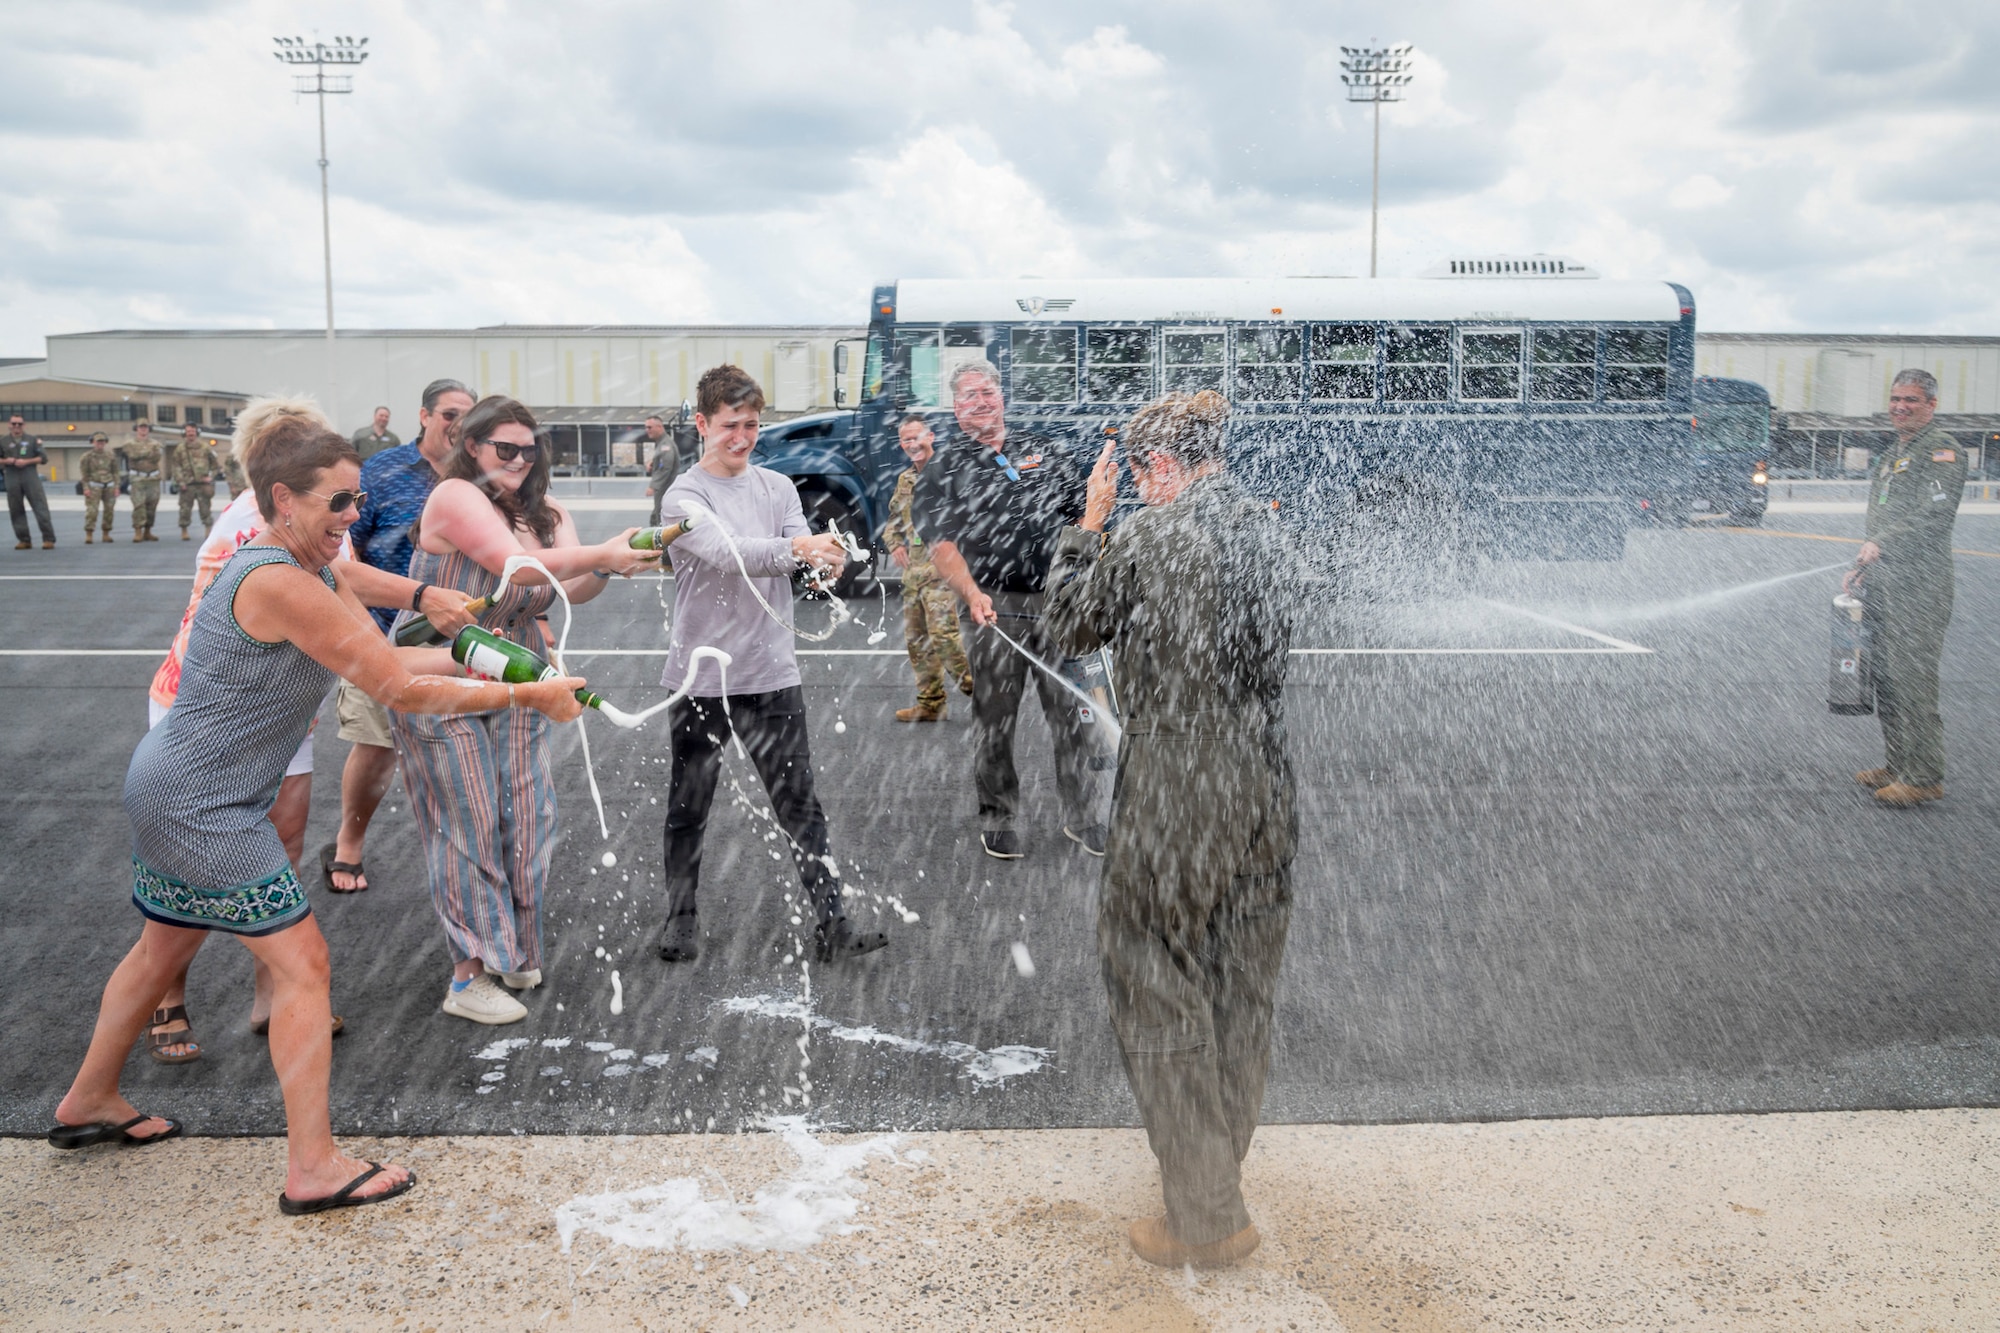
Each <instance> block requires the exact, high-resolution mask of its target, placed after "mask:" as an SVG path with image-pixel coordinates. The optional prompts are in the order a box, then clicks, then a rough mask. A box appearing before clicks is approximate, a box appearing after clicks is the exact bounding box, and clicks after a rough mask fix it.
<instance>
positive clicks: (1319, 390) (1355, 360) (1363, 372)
mask: <svg viewBox="0 0 2000 1333" xmlns="http://www.w3.org/2000/svg"><path fill="white" fill-rule="evenodd" d="M1312 396H1313V397H1314V398H1315V399H1317V400H1318V401H1320V402H1332V403H1372V402H1374V401H1375V326H1374V325H1373V324H1315V325H1313V331H1312Z"/></svg>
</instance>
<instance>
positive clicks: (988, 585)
mask: <svg viewBox="0 0 2000 1333" xmlns="http://www.w3.org/2000/svg"><path fill="white" fill-rule="evenodd" d="M951 399H952V404H951V405H952V412H953V414H954V415H955V416H956V417H957V418H958V427H959V431H960V432H961V433H960V435H959V436H958V437H957V438H955V439H953V440H952V441H951V442H950V443H949V444H946V445H944V446H943V447H941V448H939V450H938V451H937V456H936V458H934V459H933V460H932V462H931V464H930V466H929V467H927V468H925V469H924V471H923V475H922V476H921V477H920V478H919V479H918V482H917V491H916V496H915V499H914V503H913V504H912V506H911V510H912V516H913V517H914V518H915V520H916V526H917V529H918V531H919V532H920V533H921V534H922V536H923V537H924V539H925V541H927V542H928V543H929V544H930V550H931V560H932V563H933V564H935V565H936V567H937V572H938V574H939V575H940V576H941V577H942V578H943V579H944V581H945V582H946V583H948V584H950V585H951V588H952V590H953V591H954V592H956V593H957V594H958V595H959V598H960V599H961V600H962V601H963V602H964V603H965V607H964V609H963V610H962V611H961V612H960V613H959V614H960V616H961V617H962V618H963V619H964V620H966V621H968V622H970V623H969V624H968V625H967V627H966V632H965V647H966V656H967V658H968V659H969V660H970V661H971V663H972V714H973V720H974V725H975V729H976V735H977V742H978V756H977V759H976V761H975V763H976V779H977V782H978V787H979V823H980V835H979V840H980V844H981V845H982V846H983V847H984V848H985V849H986V854H987V855H988V856H997V857H1000V858H1001V859H1003V860H1013V859H1015V858H1016V857H1019V856H1020V855H1021V840H1020V837H1019V836H1018V835H1017V834H1016V833H1015V831H1014V811H1015V808H1016V807H1017V806H1018V805H1019V804H1020V797H1021V780H1020V778H1019V776H1018V775H1017V774H1016V773H1015V771H1014V724H1015V721H1016V719H1017V717H1018V716H1019V714H1020V711H1021V694H1022V691H1023V688H1024V687H1025V685H1026V682H1027V679H1028V677H1029V676H1033V677H1034V680H1035V692H1036V694H1037V695H1038V696H1039V697H1040V699H1041V701H1042V716H1043V717H1045V718H1047V719H1048V723H1049V730H1050V731H1051V732H1052V733H1054V736H1055V749H1056V787H1057V790H1058V791H1059V792H1060V793H1061V796H1062V806H1063V832H1064V833H1065V834H1067V835H1068V836H1069V837H1070V839H1071V840H1072V841H1074V842H1078V843H1081V844H1082V845H1083V847H1084V848H1085V849H1086V850H1087V851H1089V852H1090V853H1091V854H1092V855H1094V856H1102V855H1104V826H1103V825H1102V824H1101V823H1099V822H1098V814H1097V810H1096V802H1095V801H1094V800H1093V799H1092V798H1093V796H1094V791H1093V788H1094V786H1095V785H1096V783H1097V782H1099V781H1101V779H1093V777H1092V775H1091V772H1090V768H1089V752H1088V748H1087V744H1086V741H1087V732H1086V730H1085V728H1084V725H1083V722H1082V720H1081V719H1080V718H1079V717H1078V715H1077V709H1076V706H1075V703H1074V701H1073V700H1071V698H1070V697H1069V695H1068V694H1067V693H1066V692H1065V691H1064V690H1063V688H1062V687H1061V686H1060V685H1058V684H1056V682H1055V681H1053V680H1050V679H1049V677H1048V676H1047V674H1046V673H1044V672H1042V671H1039V670H1036V669H1035V667H1034V666H1033V665H1031V664H1030V663H1029V662H1028V661H1027V659H1026V658H1024V657H1022V656H1021V654H1020V653H1018V652H1016V651H1015V650H1014V648H1013V647H1012V646H1011V645H1009V644H1008V643H1007V641H1006V639H1003V638H1002V637H1001V634H1002V633H1004V634H1005V635H1006V636H1007V637H1008V638H1011V639H1013V640H1014V641H1015V642H1016V643H1018V644H1020V645H1021V646H1022V647H1023V648H1025V649H1027V650H1028V651H1029V652H1031V653H1033V654H1035V656H1037V657H1039V658H1041V659H1042V660H1043V661H1044V662H1047V663H1050V664H1051V665H1053V664H1054V663H1055V662H1057V661H1058V660H1059V659H1058V655H1057V652H1056V649H1055V647H1054V645H1053V644H1052V643H1051V641H1050V639H1049V637H1048V632H1047V631H1046V630H1045V629H1044V628H1043V625H1042V586H1043V584H1044V583H1046V582H1047V580H1048V575H1049V562H1050V560H1051V559H1052V558H1053V557H1054V555H1055V548H1056V539H1057V538H1058V537H1059V536H1061V534H1062V530H1063V527H1064V525H1065V524H1069V523H1074V522H1076V521H1077V519H1078V518H1079V517H1080V516H1081V515H1082V513H1083V503H1084V492H1085V489H1086V483H1085V479H1084V474H1083V471H1082V470H1081V469H1080V468H1078V467H1077V466H1076V465H1075V464H1074V463H1072V462H1071V461H1070V460H1069V459H1067V458H1065V457H1063V456H1062V455H1061V454H1060V453H1059V452H1057V450H1055V449H1054V448H1053V447H1051V446H1050V445H1049V443H1048V441H1047V440H1044V439H1042V438H1041V437H1039V436H1035V435H1027V434H1021V433H1015V434H1011V435H1010V434H1009V433H1008V431H1007V424H1006V403H1005V402H1004V401H1003V400H1002V398H1001V394H1000V372H999V371H997V370H995V369H994V368H993V366H992V364H991V363H989V362H985V361H975V362H969V363H967V364H964V365H961V366H959V367H958V369H957V370H955V371H953V372H952V376H951ZM996 630H997V631H999V632H998V633H996V632H995V631H996Z"/></svg>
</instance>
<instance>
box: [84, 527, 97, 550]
mask: <svg viewBox="0 0 2000 1333" xmlns="http://www.w3.org/2000/svg"><path fill="white" fill-rule="evenodd" d="M93 540H95V539H94V538H93V537H92V536H91V535H90V533H89V531H88V530H86V531H85V532H84V534H83V544H84V545H85V546H88V545H90V544H91V542H92V541H93Z"/></svg>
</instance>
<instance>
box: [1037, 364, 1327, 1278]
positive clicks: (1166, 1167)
mask: <svg viewBox="0 0 2000 1333" xmlns="http://www.w3.org/2000/svg"><path fill="white" fill-rule="evenodd" d="M1228 423H1229V403H1228V401H1227V400H1226V399H1224V398H1223V397H1222V395H1221V394H1218V393H1215V392H1213V391H1212V390H1204V391H1203V392H1201V393H1196V394H1168V395H1166V396H1164V397H1162V398H1158V399H1155V400H1154V401H1153V402H1151V403H1148V404H1147V405H1146V406H1145V407H1143V408H1141V409H1140V410H1139V412H1138V413H1137V414H1136V415H1134V416H1133V418H1132V421H1131V423H1130V424H1129V425H1128V426H1127V427H1126V429H1125V433H1124V446H1125V451H1126V462H1127V463H1128V464H1129V465H1130V466H1131V469H1132V480H1133V483H1134V485H1135V487H1136V489H1137V490H1138V493H1139V498H1140V500H1142V501H1144V502H1145V505H1146V508H1145V509H1144V510H1142V511H1141V512H1140V513H1137V514H1135V515H1133V516H1132V517H1131V518H1128V519H1126V520H1125V521H1124V522H1123V523H1122V524H1120V525H1119V527H1118V530H1117V531H1116V532H1115V533H1113V534H1112V535H1111V537H1110V538H1109V539H1108V540H1107V539H1106V538H1105V536H1104V529H1105V525H1106V522H1107V521H1108V520H1109V518H1110V515H1111V508H1112V504H1113V501H1114V498H1115V496H1116V492H1117V488H1118V460H1117V458H1116V456H1115V453H1114V449H1115V448H1116V446H1115V445H1114V444H1107V445H1106V446H1105V447H1104V452H1103V455H1102V456H1101V457H1100V458H1099V459H1098V462H1097V467H1096V469H1095V470H1094V471H1092V473H1091V474H1090V483H1089V491H1088V499H1087V501H1086V503H1085V506H1084V517H1083V521H1082V523H1081V524H1080V525H1079V526H1077V527H1073V528H1066V529H1064V531H1063V533H1062V536H1061V537H1060V538H1059V539H1058V544H1057V548H1056V558H1055V563H1054V565H1053V566H1052V567H1051V568H1050V571H1049V583H1048V609H1047V612H1046V614H1047V616H1048V624H1049V631H1050V633H1051V634H1052V635H1053V636H1054V638H1055V640H1056V642H1057V643H1059V644H1061V645H1062V647H1063V648H1064V649H1065V650H1066V651H1069V652H1072V653H1084V652H1090V651H1092V650H1094V649H1097V648H1101V647H1109V648H1110V649H1111V650H1112V656H1113V667H1112V674H1113V676H1114V678H1115V680H1116V682H1117V686H1118V701H1119V704H1120V705H1121V707H1123V708H1124V710H1125V718H1124V739H1123V741H1122V743H1121V744H1120V747H1119V753H1118V778H1117V787H1116V795H1115V798H1114V800H1115V805H1114V808H1113V810H1112V815H1111V834H1110V837H1109V839H1108V841H1107V843H1106V848H1105V858H1104V875H1103V881H1102V885H1101V887H1100V892H1099V896H1098V916H1097V947H1098V955H1099V958H1100V960H1101V962H1102V967H1103V973H1104V986H1105V991H1106V993H1107V996H1108V998H1109V1000H1110V1009H1111V1026H1112V1030H1113V1031H1114V1032H1115V1033H1116V1035H1117V1038H1118V1045H1119V1049H1120V1051H1121V1052H1122V1053H1123V1055H1124V1058H1125V1072H1126V1076H1127V1078H1128V1079H1129V1080H1130V1081H1131V1084H1132V1093H1133V1096H1134V1098H1135V1099H1136V1100H1137V1101H1138V1103H1139V1113H1140V1116H1141V1118H1142V1119H1143V1120H1144V1122H1145V1125H1146V1136H1147V1139H1148V1141H1149V1142H1150V1143H1151V1145H1152V1148H1153V1153H1154V1155H1155V1156H1156V1157H1158V1159H1159V1163H1160V1185H1161V1190H1162V1193H1163V1194H1164V1195H1165V1199H1166V1215H1165V1216H1164V1217H1149V1218H1144V1219H1141V1220H1139V1221H1136V1222H1134V1223H1133V1224H1132V1226H1131V1229H1130V1233H1129V1235H1130V1240H1131V1244H1132V1249H1133V1251H1134V1252H1135V1253H1136V1254H1138V1255H1139V1257H1140V1258H1142V1259H1145V1260H1147V1261H1148V1262H1150V1263H1155V1264H1161V1265H1164V1266H1166V1267H1170V1268H1179V1267H1180V1266H1182V1265H1183V1264H1193V1265H1194V1266H1195V1267H1197V1268H1202V1267H1212V1266H1218V1265H1223V1264H1230V1263H1234V1262H1236V1261H1238V1260H1240V1259H1242V1258H1244V1257H1245V1256H1247V1255H1248V1254H1249V1253H1250V1252H1251V1251H1252V1250H1254V1249H1256V1248H1257V1240H1258V1237H1257V1228H1256V1227H1254V1226H1252V1225H1251V1223H1250V1215H1249V1213H1248V1212H1246V1211H1245V1209H1244V1206H1243V1192H1242V1189H1241V1178H1240V1170H1239V1168H1240V1165H1241V1163H1242V1160H1243V1156H1244V1154H1245V1153H1247V1152H1248V1151H1249V1149H1250V1137H1251V1135H1252V1134H1253V1133H1254V1132H1255V1131H1256V1128H1257V1116H1258V1111H1259V1110H1260V1108H1261V1106H1262V1103H1263V1099H1264V1079H1265V1075H1266V1074H1267V1072H1268V1071H1269V1068H1270V1045H1271V1005H1272V998H1273V995H1274V993H1275V990H1276V987H1277V979H1278V962H1279V959H1280V958H1281V956H1282V955H1283V953H1284V947H1285V931H1286V926H1287V923H1288V922H1289V920H1290V916H1291V864H1292V852H1293V846H1294V843H1295V841H1296V828H1295V826H1296V816H1295V811H1294V799H1293V791H1292V775H1291V764H1290V761H1289V759H1288V758H1287V756H1286V753H1285V730H1284V687H1285V672H1286V668H1287V666H1288V665H1289V661H1290V649H1291V639H1292V617H1293V616H1294V615H1295V614H1296V613H1297V607H1298V604H1299V600H1300V592H1301V585H1300V583H1299V581H1298V579H1297V578H1296V577H1295V574H1294V571H1295V570H1296V568H1297V561H1296V559H1295V558H1294V556H1293V555H1292V553H1291V552H1290V551H1289V550H1288V549H1287V546H1286V542H1285V541H1284V539H1283V536H1282V534H1281V533H1280V530H1279V528H1278V521H1277V519H1276V517H1275V516H1274V515H1273V514H1272V512H1271V510H1270V509H1269V508H1267V507H1266V506H1265V505H1263V504H1260V503H1258V502H1257V501H1256V500H1254V499H1252V498H1251V497H1250V496H1249V495H1247V494H1245V493H1244V491H1243V490H1242V489H1241V488H1240V487H1238V486H1237V484H1236V483H1235V482H1234V481H1233V480H1232V479H1231V478H1230V476H1229V473H1228V468H1227V465H1226V459H1225V453H1224V445H1225V442H1226V439H1227V435H1228Z"/></svg>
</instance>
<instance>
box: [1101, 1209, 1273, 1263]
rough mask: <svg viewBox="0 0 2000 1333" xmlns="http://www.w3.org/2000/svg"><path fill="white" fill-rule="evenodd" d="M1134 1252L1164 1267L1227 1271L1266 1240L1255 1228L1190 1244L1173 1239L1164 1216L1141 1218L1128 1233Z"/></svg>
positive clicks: (1247, 1228) (1148, 1261)
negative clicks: (1210, 1240) (1203, 1242)
mask: <svg viewBox="0 0 2000 1333" xmlns="http://www.w3.org/2000/svg"><path fill="white" fill-rule="evenodd" d="M1125 1235H1126V1237H1127V1238H1128V1239H1129V1240H1130V1241H1131V1242H1132V1253H1134V1254H1136V1255H1138V1256H1139V1257H1140V1258H1141V1259H1144V1260H1145V1261H1146V1262H1147V1263H1149V1264H1157V1265H1159V1266H1160V1267H1161V1268H1180V1267H1183V1266H1191V1267H1194V1268H1227V1267H1228V1266H1229V1265H1230V1264H1234V1263H1240V1262H1242V1261H1243V1260H1245V1259H1247V1258H1249V1257H1250V1255H1251V1253H1252V1252H1253V1251H1255V1250H1256V1248H1257V1245H1258V1243H1259V1242H1260V1241H1262V1240H1263V1237H1262V1236H1259V1235H1258V1234H1257V1228H1256V1227H1254V1226H1249V1227H1244V1228H1243V1229H1242V1230H1241V1231H1239V1232H1237V1233H1236V1234H1235V1235H1233V1236H1225V1237H1224V1238H1223V1239H1221V1240H1218V1241H1215V1242H1213V1243H1211V1244H1208V1245H1187V1244H1183V1243H1182V1242H1180V1241H1178V1240H1175V1239H1174V1233H1173V1232H1171V1231H1169V1230H1167V1219H1166V1218H1164V1217H1142V1218H1140V1219H1139V1220H1138V1221H1136V1222H1134V1223H1133V1224H1132V1225H1131V1227H1129V1228H1128V1229H1127V1230H1126V1232H1125Z"/></svg>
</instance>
